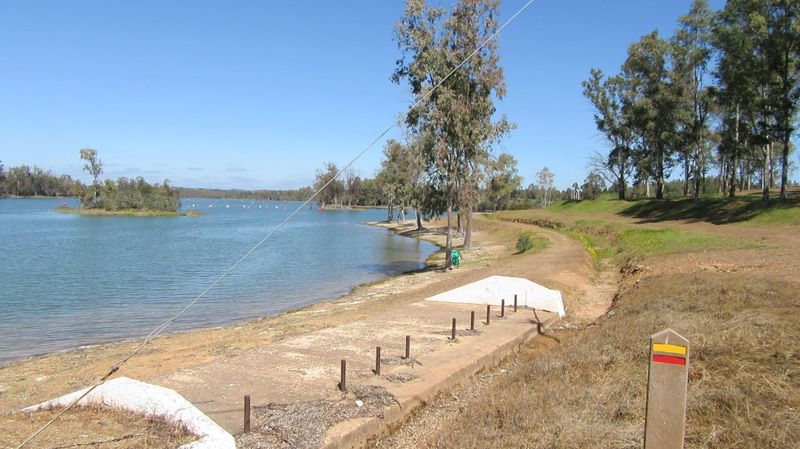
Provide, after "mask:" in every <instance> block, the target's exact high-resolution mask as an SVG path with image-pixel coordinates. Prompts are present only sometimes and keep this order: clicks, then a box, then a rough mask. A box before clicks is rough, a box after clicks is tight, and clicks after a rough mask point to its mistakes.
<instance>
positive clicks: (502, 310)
mask: <svg viewBox="0 0 800 449" xmlns="http://www.w3.org/2000/svg"><path fill="white" fill-rule="evenodd" d="M504 316H506V300H505V299H501V300H500V318H503V317H504Z"/></svg>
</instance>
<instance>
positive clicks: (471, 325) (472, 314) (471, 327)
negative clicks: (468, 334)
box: [469, 310, 475, 331]
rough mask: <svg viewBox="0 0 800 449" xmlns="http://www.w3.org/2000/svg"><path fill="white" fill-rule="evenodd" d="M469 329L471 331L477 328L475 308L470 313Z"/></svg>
mask: <svg viewBox="0 0 800 449" xmlns="http://www.w3.org/2000/svg"><path fill="white" fill-rule="evenodd" d="M469 330H471V331H474V330H475V311H474V310H473V311H471V312H470V313H469Z"/></svg>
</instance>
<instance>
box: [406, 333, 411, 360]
mask: <svg viewBox="0 0 800 449" xmlns="http://www.w3.org/2000/svg"><path fill="white" fill-rule="evenodd" d="M406 358H407V359H410V358H411V335H406Z"/></svg>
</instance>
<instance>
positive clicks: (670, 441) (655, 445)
mask: <svg viewBox="0 0 800 449" xmlns="http://www.w3.org/2000/svg"><path fill="white" fill-rule="evenodd" d="M649 358H650V370H649V373H648V379H647V419H646V421H645V424H644V447H645V449H682V448H683V439H684V423H685V421H686V385H687V383H688V381H689V340H687V339H685V338H683V337H682V336H680V335H678V334H677V333H676V332H675V331H673V330H672V329H667V330H664V331H661V332H659V333H657V334H654V335H652V336H651V337H650V357H649Z"/></svg>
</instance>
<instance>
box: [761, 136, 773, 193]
mask: <svg viewBox="0 0 800 449" xmlns="http://www.w3.org/2000/svg"><path fill="white" fill-rule="evenodd" d="M770 147H771V145H764V170H763V171H764V172H763V173H762V176H761V189H762V190H761V201H763V202H765V203H766V202H769V172H770V167H772V161H771V160H770V159H772V158H771V156H772V150H771V148H770Z"/></svg>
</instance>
